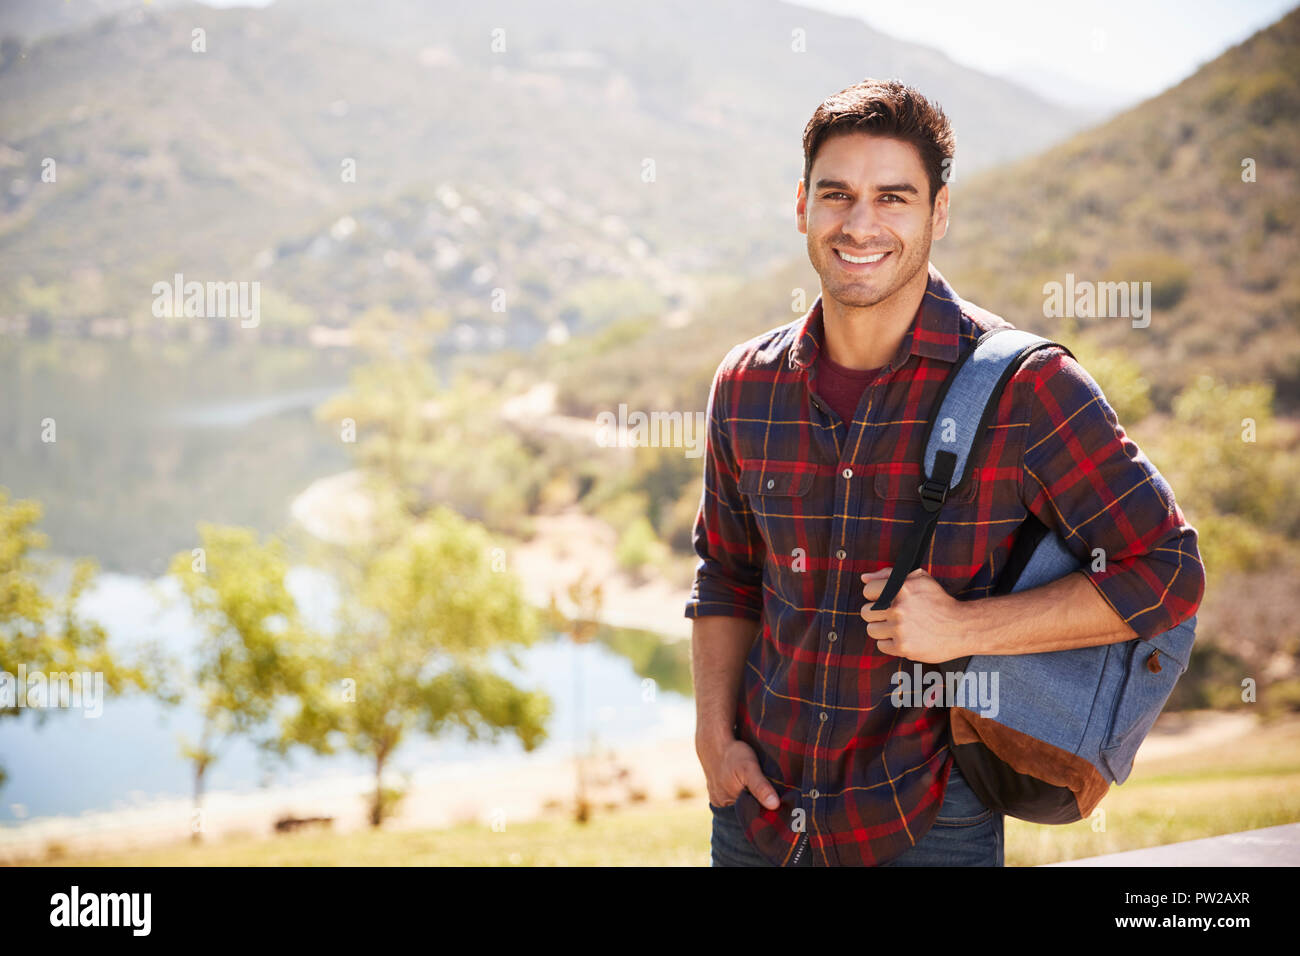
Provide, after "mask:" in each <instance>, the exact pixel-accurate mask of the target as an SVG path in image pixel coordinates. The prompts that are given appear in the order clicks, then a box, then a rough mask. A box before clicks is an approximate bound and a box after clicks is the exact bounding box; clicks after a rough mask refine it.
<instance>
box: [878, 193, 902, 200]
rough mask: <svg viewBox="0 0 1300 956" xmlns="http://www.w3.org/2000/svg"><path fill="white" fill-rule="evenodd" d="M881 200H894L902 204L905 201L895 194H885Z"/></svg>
mask: <svg viewBox="0 0 1300 956" xmlns="http://www.w3.org/2000/svg"><path fill="white" fill-rule="evenodd" d="M880 198H881V199H893V200H895V201H897V202H902V201H903V197H902V196H898V195H896V194H894V193H885V194H884V195H883V196H881V197H880Z"/></svg>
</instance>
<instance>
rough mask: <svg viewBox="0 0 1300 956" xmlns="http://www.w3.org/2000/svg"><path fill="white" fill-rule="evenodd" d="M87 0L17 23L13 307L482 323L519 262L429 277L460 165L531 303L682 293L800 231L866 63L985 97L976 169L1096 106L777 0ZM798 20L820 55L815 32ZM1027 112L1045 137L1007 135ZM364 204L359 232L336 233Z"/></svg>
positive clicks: (7, 162)
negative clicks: (155, 292)
mask: <svg viewBox="0 0 1300 956" xmlns="http://www.w3.org/2000/svg"><path fill="white" fill-rule="evenodd" d="M70 6H72V7H74V8H78V10H79V12H78V15H76V16H74V15H72V14H71V13H69V14H68V15H66V16H63V17H61V18H60V17H53V16H50V15H47V13H48V11H47V12H46V13H42V9H43V8H42V7H41V6H39V5H38V6H35V7H34V6H32V5H31V4H23V5H21V6H19V7H17V8H15V9H14V10H13V11H10V15H9V16H8V17H7V18H6V19H5V20H3V21H0V24H2V25H3V28H4V29H6V30H9V31H12V35H11V36H10V37H9V38H8V39H6V41H5V42H4V44H3V45H2V47H0V175H3V176H4V177H5V179H6V181H7V182H8V184H9V185H8V187H7V188H6V190H5V191H4V193H3V197H2V198H0V318H3V317H5V316H35V317H38V318H42V319H59V320H64V321H67V320H77V319H83V318H84V319H89V318H95V317H100V316H108V317H127V318H129V319H131V320H132V321H133V322H134V323H135V324H136V325H137V326H145V327H152V326H154V325H156V322H155V320H154V319H153V317H152V315H151V314H150V312H149V306H150V304H151V298H150V295H149V289H150V287H151V285H152V283H153V282H155V281H158V280H160V279H163V278H170V277H171V276H172V275H173V274H174V273H176V272H181V273H182V274H184V275H185V276H186V277H187V278H192V279H197V280H199V281H208V280H216V281H227V280H252V279H258V280H260V281H262V282H263V284H264V286H265V288H264V290H263V291H264V293H265V294H267V295H268V296H270V297H271V298H270V302H271V304H270V305H268V306H267V311H268V313H270V314H268V316H267V322H268V324H275V323H280V324H289V325H295V324H296V325H301V324H302V321H303V316H307V317H310V318H314V319H317V320H319V321H323V322H325V323H326V324H331V325H340V324H345V323H346V322H347V321H349V320H350V319H351V318H354V317H355V316H356V315H358V314H360V313H361V312H364V311H365V310H367V309H369V308H371V307H374V306H379V305H383V306H387V307H389V308H392V309H394V310H395V311H398V312H399V314H415V313H418V312H420V311H423V310H425V309H431V308H432V309H440V310H445V311H449V312H451V313H453V318H454V319H456V320H460V319H462V318H472V317H473V316H472V315H462V314H459V313H460V312H461V310H462V309H463V308H466V307H468V306H467V301H468V300H469V299H471V298H472V299H473V304H472V307H468V308H469V310H470V312H471V313H472V312H475V311H480V312H481V311H482V310H483V303H484V301H485V299H486V295H485V293H484V289H485V288H486V289H490V288H492V287H493V286H495V285H496V284H497V283H496V282H493V283H490V284H488V283H486V282H476V283H474V284H469V285H464V286H459V285H457V284H456V280H457V279H458V276H456V275H455V274H451V275H448V274H439V275H437V276H436V278H437V279H438V281H434V282H430V281H427V280H428V273H426V272H422V271H421V269H419V268H415V269H408V268H406V267H405V265H406V264H409V263H404V262H403V254H404V253H409V252H410V250H407V249H406V248H405V247H404V244H405V243H408V242H410V241H412V232H413V231H415V232H419V233H420V235H419V237H418V238H419V239H421V240H423V241H424V244H425V247H424V248H422V249H421V250H420V252H421V254H423V255H425V257H426V258H425V259H424V260H422V261H421V262H420V263H419V265H422V266H426V267H428V266H430V265H431V264H430V262H429V258H431V257H432V256H433V255H434V254H436V253H435V251H434V250H431V249H429V247H430V246H431V245H432V244H433V243H434V239H435V234H436V236H438V237H441V240H442V241H443V242H444V243H450V244H456V243H459V242H460V241H461V238H462V237H461V236H460V235H458V234H457V232H456V231H454V230H450V229H446V228H442V224H440V223H438V222H434V223H425V222H422V221H421V216H422V215H423V213H424V212H425V209H413V208H412V204H411V202H410V201H409V197H410V196H412V195H414V196H415V197H417V200H420V199H425V200H427V198H428V197H430V196H431V195H432V194H433V193H434V191H435V190H437V189H439V188H440V187H442V186H444V185H446V186H449V187H451V188H453V189H455V190H456V191H458V192H460V193H462V194H467V193H470V192H473V191H475V190H480V191H486V192H500V193H502V194H504V195H503V196H502V198H501V199H500V200H498V201H497V202H496V203H495V204H494V205H492V206H489V204H488V203H487V202H484V203H481V204H479V205H481V206H482V208H481V209H480V210H479V212H480V213H481V217H480V219H479V220H477V221H475V222H468V221H466V222H465V223H464V225H467V226H471V227H474V228H469V229H465V230H463V231H464V232H465V233H466V235H465V236H464V237H463V238H464V239H465V241H466V243H467V248H465V249H461V250H460V251H461V253H462V254H463V261H464V262H470V261H472V260H474V259H476V258H477V259H480V260H483V259H484V258H485V257H495V259H496V260H497V261H495V262H491V261H488V262H482V261H480V262H479V263H478V264H486V265H487V266H488V270H489V271H491V272H492V273H494V275H496V276H497V277H498V278H499V279H500V280H501V282H502V287H503V288H505V289H506V290H507V293H514V294H520V295H522V297H523V299H529V298H531V299H532V300H533V304H532V305H530V308H533V310H534V311H537V307H536V303H537V301H539V300H541V299H543V298H551V299H562V298H564V297H565V295H566V294H567V293H568V291H569V289H570V286H571V285H572V283H573V282H574V281H575V279H577V280H579V281H580V279H581V274H582V273H583V272H584V271H588V272H590V271H599V272H602V273H603V274H604V275H606V276H608V277H611V278H624V277H629V276H630V277H632V278H637V277H638V276H641V277H644V276H646V275H657V276H660V277H664V276H669V277H672V279H673V281H674V282H676V283H679V284H683V285H684V284H688V282H689V280H690V278H691V277H693V276H697V275H701V274H708V273H710V272H713V271H725V272H728V273H733V274H734V273H740V274H756V273H759V272H761V271H764V270H765V269H767V268H769V267H770V266H771V264H772V263H773V262H779V261H781V260H783V259H785V258H787V257H788V256H789V255H790V253H791V251H792V249H793V248H794V247H793V246H792V245H791V242H790V237H789V233H788V228H787V224H788V221H789V213H788V209H787V206H788V203H787V201H786V197H787V196H788V195H789V194H790V192H791V191H792V188H793V183H794V181H795V179H796V178H797V176H798V174H799V170H800V161H801V157H800V152H799V135H800V133H801V131H802V129H803V125H804V124H805V123H806V122H807V118H808V116H809V115H810V114H811V112H812V110H813V109H814V108H815V107H816V105H817V103H818V102H819V101H820V99H821V98H822V97H824V96H825V95H826V94H827V93H828V92H829V91H832V90H835V89H839V88H842V87H843V86H846V85H848V84H849V83H852V82H854V81H856V80H858V79H860V78H861V76H862V74H863V71H864V64H869V66H870V69H872V70H873V71H876V72H879V73H881V74H882V75H894V74H901V75H907V76H909V77H912V78H913V80H914V82H917V83H919V84H921V85H922V86H923V87H924V88H926V89H929V90H933V91H934V92H935V93H936V94H937V95H939V96H942V97H943V98H944V100H945V102H946V103H948V104H949V105H950V107H951V109H952V110H953V113H954V115H956V116H966V117H969V119H970V123H969V125H970V127H971V129H972V130H973V132H972V134H971V135H970V136H969V138H968V141H967V151H966V154H965V158H966V160H967V166H966V167H965V168H968V169H975V168H978V167H979V166H980V165H981V164H983V165H989V164H992V163H996V162H999V161H1003V160H1005V159H1008V158H1011V157H1013V156H1021V155H1026V154H1027V153H1029V152H1031V151H1032V150H1034V149H1036V148H1041V147H1043V146H1045V145H1047V144H1049V143H1052V142H1056V141H1059V140H1060V139H1061V138H1062V137H1063V136H1065V135H1067V134H1068V133H1069V132H1070V131H1071V130H1074V129H1077V128H1079V126H1080V125H1081V121H1080V118H1079V116H1078V114H1076V113H1073V112H1071V111H1069V110H1062V109H1059V108H1057V107H1054V106H1052V105H1050V104H1048V103H1046V102H1044V101H1042V100H1041V99H1039V98H1038V97H1037V96H1035V95H1034V94H1033V93H1032V92H1029V91H1028V90H1026V89H1024V88H1022V87H1017V86H1015V85H1013V84H1010V83H1007V82H1005V81H1002V80H996V79H994V78H991V77H987V76H984V75H982V74H979V73H976V72H974V71H972V70H970V69H968V68H965V67H962V66H959V65H958V64H955V63H953V62H952V61H950V60H948V59H947V58H945V57H943V56H941V55H939V54H937V53H935V52H934V51H931V50H928V49H925V48H923V47H919V46H916V45H914V44H909V43H904V42H900V41H895V40H893V39H891V38H889V37H886V36H884V35H883V34H880V33H877V32H875V31H873V30H871V29H870V28H868V27H867V26H865V25H864V24H862V23H861V22H857V21H853V20H849V19H847V18H843V17H836V16H831V15H829V14H824V13H819V12H816V11H812V10H804V9H799V8H793V7H788V6H786V5H784V4H780V3H776V2H764V3H745V4H743V5H738V4H736V3H735V2H733V0H713V2H709V3H683V2H681V0H675V2H673V3H668V4H654V5H648V6H636V5H633V6H625V7H623V8H621V9H620V10H619V12H618V16H617V17H616V18H612V17H611V16H610V14H609V11H608V10H607V9H606V7H605V5H604V4H602V3H600V2H597V0H557V2H551V3H547V4H533V3H529V2H526V0H488V2H478V0H474V2H469V0H446V2H442V3H439V4H437V5H436V6H432V7H431V6H430V5H429V4H426V3H421V2H415V0H377V2H373V3H367V4H365V5H364V9H362V8H360V7H358V5H356V4H354V3H344V2H335V0H321V2H315V0H313V2H309V3H299V2H296V0H280V2H277V3H275V4H273V5H271V6H270V7H267V8H265V9H254V8H240V7H233V8H229V9H213V8H209V7H204V6H199V5H196V4H191V3H176V4H168V5H165V6H163V5H156V6H152V7H142V8H141V7H137V8H136V9H134V10H130V11H122V12H119V13H116V14H113V15H110V16H105V17H103V18H101V19H98V20H94V22H92V23H90V24H89V25H86V26H80V25H79V24H80V23H81V22H82V21H84V20H85V19H88V18H89V17H90V16H91V15H92V14H94V13H96V12H99V11H100V10H101V7H99V6H98V5H91V6H89V7H86V8H85V9H80V5H79V4H76V3H73V4H70ZM111 6H112V4H108V5H106V6H105V7H104V8H102V9H108V8H111ZM742 11H743V15H741V14H742ZM60 24H63V26H64V29H63V31H62V32H51V31H56V28H57V27H58V26H59V25H60ZM196 29H201V30H203V31H204V34H203V37H202V40H203V44H204V46H203V49H202V50H201V51H197V50H195V49H194V48H193V44H194V42H195V40H194V31H195V30H196ZM495 31H499V32H495ZM796 31H798V32H799V33H800V34H801V35H802V36H803V38H804V39H803V41H802V42H803V43H804V44H805V45H806V52H795V51H794V50H792V44H793V39H792V38H793V36H794V35H795V32H796ZM44 34H49V35H44ZM24 35H28V36H30V35H43V36H42V38H41V39H39V40H36V41H31V40H27V41H24V40H22V39H21V37H22V36H24ZM1012 117H1015V119H1014V120H1013V119H1012ZM1022 123H1023V124H1024V126H1025V128H1026V129H1027V130H1028V133H1027V135H1024V136H1019V135H1011V134H1012V131H1013V129H1015V128H1017V127H1018V126H1019V125H1020V124H1022ZM737 157H743V162H740V163H737V161H736V160H737ZM46 159H51V160H53V161H55V162H56V163H57V180H56V181H55V182H52V183H51V182H44V181H42V178H41V174H42V166H43V163H44V162H45V160H46ZM348 161H355V179H354V180H353V179H345V175H344V174H345V170H344V164H345V163H346V162H348ZM647 161H650V162H652V163H653V168H651V167H650V166H648V164H647ZM720 169H726V170H727V174H726V175H725V176H719V175H718V170H720ZM516 198H519V199H520V202H518V203H517V202H516ZM440 208H441V207H440V206H435V208H434V211H435V212H437V211H438V209H440ZM497 210H500V211H503V212H504V215H503V217H502V218H499V219H498V218H495V217H494V213H495V212H496V211H497ZM347 216H352V217H353V218H354V219H357V220H358V221H361V220H362V218H363V217H364V219H365V222H364V223H363V229H362V230H360V231H359V232H358V233H356V234H355V237H347V238H342V239H340V238H333V239H332V238H331V237H330V236H329V230H330V228H331V226H332V225H333V224H335V223H336V222H338V221H339V220H341V219H344V217H347ZM390 216H391V217H392V221H391V222H390V221H389V220H388V217H390ZM557 218H558V219H559V220H567V222H562V223H561V224H557V223H556V222H554V221H553V220H555V219H557ZM611 240H614V241H617V244H618V246H619V248H618V249H617V251H616V254H613V255H611V253H610V249H609V246H610V244H611ZM417 245H418V243H417ZM390 251H392V252H393V253H394V255H387V256H386V253H388V252H390ZM407 258H408V260H409V255H408V256H407ZM557 260H563V261H564V262H569V263H572V264H573V265H574V266H575V268H574V269H573V270H566V269H565V268H563V267H562V265H561V264H560V263H559V262H557ZM275 263H281V265H280V267H279V268H273V265H274V264H275ZM313 263H314V264H315V265H317V266H320V267H319V268H314V267H313ZM468 271H472V269H471V270H468ZM530 271H531V272H532V273H533V274H532V275H529V272H530ZM485 274H486V273H480V275H485ZM448 280H450V282H451V285H450V292H451V294H449V295H447V294H444V293H446V292H448V289H449V286H448ZM512 282H513V283H517V285H512V284H511V283H512ZM530 282H531V283H532V288H531V290H528V291H524V290H523V286H524V285H525V284H527V283H530ZM641 285H642V287H643V288H655V287H659V286H662V285H663V282H662V281H661V280H657V279H656V280H650V281H649V282H642V283H641ZM520 302H521V300H520V299H513V301H511V302H510V305H515V304H520ZM670 305H671V303H670Z"/></svg>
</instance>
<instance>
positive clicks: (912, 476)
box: [874, 471, 980, 511]
mask: <svg viewBox="0 0 1300 956" xmlns="http://www.w3.org/2000/svg"><path fill="white" fill-rule="evenodd" d="M921 481H922V478H921V474H920V472H919V471H908V472H902V473H891V472H886V471H878V472H876V478H875V483H874V487H875V492H876V497H877V498H883V499H885V500H886V501H914V502H916V503H917V507H918V508H919V507H920V502H921ZM979 493H980V483H979V480H978V479H977V478H975V477H974V476H973V475H972V476H971V477H970V478H968V479H967V481H966V484H965V485H964V486H963V487H961V488H957V489H949V491H948V497H947V498H945V499H944V504H943V507H944V510H945V511H946V510H947V509H948V508H950V507H954V506H958V505H964V504H970V503H971V502H973V501H975V499H976V498H978V497H979Z"/></svg>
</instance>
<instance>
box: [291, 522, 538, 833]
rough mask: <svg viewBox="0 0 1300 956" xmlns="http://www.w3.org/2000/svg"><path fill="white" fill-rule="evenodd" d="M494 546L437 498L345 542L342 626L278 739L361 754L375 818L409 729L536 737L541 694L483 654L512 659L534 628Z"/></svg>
mask: <svg viewBox="0 0 1300 956" xmlns="http://www.w3.org/2000/svg"><path fill="white" fill-rule="evenodd" d="M502 557H503V556H502V554H501V553H500V552H498V551H496V550H495V549H494V548H493V547H492V539H491V538H490V537H489V535H488V534H487V532H486V530H485V529H483V528H482V527H481V526H479V525H477V524H474V523H472V522H469V521H466V520H465V519H463V518H461V517H459V516H458V515H456V514H455V513H454V512H453V511H451V510H450V509H447V508H445V507H441V506H439V507H437V508H435V509H434V510H432V511H431V512H430V513H429V514H428V515H427V516H426V517H425V519H424V520H422V521H420V522H418V523H414V524H412V525H411V526H410V527H409V528H408V529H407V531H406V532H405V533H404V534H402V535H401V536H400V537H399V538H398V539H397V540H395V541H393V542H390V543H387V544H381V545H379V546H365V545H360V546H354V548H353V549H352V550H351V552H350V557H349V560H348V561H346V562H340V564H339V568H338V571H339V577H340V580H341V588H340V590H341V595H342V598H341V602H340V611H339V621H338V624H339V626H338V629H337V632H336V634H335V635H334V637H333V640H332V641H331V642H330V643H329V646H328V649H327V651H326V653H327V657H328V663H327V665H326V666H325V667H324V668H323V669H322V673H326V674H328V675H330V679H329V681H328V682H326V683H321V684H317V685H314V686H312V687H309V688H304V691H303V694H302V705H301V707H300V708H299V709H298V710H297V712H296V713H295V714H294V716H293V717H292V719H290V720H287V721H285V723H284V726H283V737H282V744H283V746H285V747H286V748H287V747H289V746H293V745H295V744H301V745H305V746H307V747H310V748H311V749H313V750H315V751H316V752H319V753H330V752H333V751H334V749H335V747H336V746H337V745H339V744H340V743H342V745H343V746H346V747H347V748H348V749H349V750H352V751H353V752H355V753H358V754H362V755H364V756H366V757H368V758H369V759H370V760H371V762H372V765H373V767H374V774H375V791H374V795H373V798H372V801H371V807H370V822H371V824H372V825H374V826H380V825H381V824H382V823H383V821H384V819H385V818H386V817H387V816H389V815H390V811H391V808H392V803H393V799H392V798H393V795H392V793H391V792H390V791H386V790H385V788H384V781H383V777H384V771H385V769H386V768H387V766H388V765H389V762H390V761H391V760H392V758H393V755H394V754H395V753H396V752H397V750H398V749H399V748H400V747H401V745H402V743H403V742H404V741H405V740H406V739H408V737H409V736H410V735H411V734H412V733H417V732H423V733H426V734H428V735H430V736H433V737H437V736H439V735H441V734H443V733H445V732H446V731H448V730H449V729H451V728H453V727H459V728H461V729H462V730H464V731H465V733H466V734H467V735H468V737H469V739H471V740H480V739H483V738H484V737H487V738H489V739H491V740H494V741H495V740H497V739H499V738H500V736H501V735H502V733H503V732H513V733H514V734H515V736H516V737H517V738H518V739H519V741H520V742H521V743H522V744H523V746H524V749H525V750H529V751H531V750H533V749H534V748H536V747H537V745H538V744H539V743H541V742H542V741H543V740H544V739H545V736H546V730H545V723H546V720H547V718H548V717H549V716H550V713H551V705H550V700H549V698H547V697H546V696H545V695H544V694H542V693H538V692H534V691H528V690H524V689H521V688H519V687H516V686H515V685H514V684H512V683H511V682H510V680H508V679H507V678H505V677H503V676H501V675H500V674H497V673H495V672H494V671H493V670H492V668H491V665H490V662H489V661H488V660H487V658H488V656H489V655H490V654H491V653H492V652H493V651H498V650H499V651H503V652H504V653H505V655H506V658H507V659H508V660H509V661H511V663H513V664H515V665H516V666H517V665H518V661H517V659H516V657H515V650H516V649H517V648H519V647H522V646H525V645H528V644H531V643H532V642H533V641H535V640H536V638H537V636H538V623H537V619H536V613H535V612H534V611H533V609H532V608H531V607H530V606H529V605H528V604H527V603H526V602H525V601H524V599H523V597H522V595H521V593H520V590H519V586H518V581H517V580H516V579H515V578H514V577H512V576H511V575H510V573H509V572H508V571H507V570H506V568H505V567H504V562H503V560H502ZM340 738H341V740H340Z"/></svg>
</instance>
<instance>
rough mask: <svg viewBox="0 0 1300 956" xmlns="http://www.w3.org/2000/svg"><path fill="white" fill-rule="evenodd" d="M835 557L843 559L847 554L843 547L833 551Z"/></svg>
mask: <svg viewBox="0 0 1300 956" xmlns="http://www.w3.org/2000/svg"><path fill="white" fill-rule="evenodd" d="M835 557H837V558H839V559H840V560H841V561H843V560H844V559H845V558H846V557H848V555H847V553H846V552H845V550H844V549H843V548H840V550H838V551H836V552H835Z"/></svg>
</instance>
